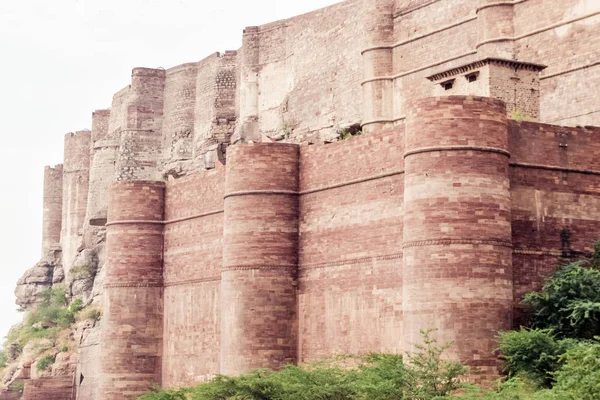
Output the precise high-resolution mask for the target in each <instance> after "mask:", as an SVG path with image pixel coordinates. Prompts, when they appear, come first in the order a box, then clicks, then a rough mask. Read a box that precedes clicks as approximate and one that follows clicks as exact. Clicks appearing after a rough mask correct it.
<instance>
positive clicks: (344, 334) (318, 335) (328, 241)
mask: <svg viewBox="0 0 600 400" xmlns="http://www.w3.org/2000/svg"><path fill="white" fill-rule="evenodd" d="M403 128H404V127H403V126H400V127H396V128H395V129H393V130H391V129H390V130H384V131H379V132H373V133H371V134H368V135H366V136H359V137H353V138H350V139H348V140H345V141H342V142H337V143H332V144H329V145H327V146H302V147H301V149H300V155H301V157H300V166H301V168H300V217H299V219H300V232H299V266H298V290H299V292H298V302H299V306H298V309H299V335H300V343H299V346H300V348H299V360H300V361H302V362H304V361H311V360H316V359H320V358H323V357H326V356H328V355H331V354H339V353H346V354H350V353H364V352H368V351H370V349H380V350H381V351H398V352H399V351H401V350H402V341H401V340H400V338H401V336H402V224H403V191H404V182H403V173H404V160H403V158H402V155H403V149H404V129H403Z"/></svg>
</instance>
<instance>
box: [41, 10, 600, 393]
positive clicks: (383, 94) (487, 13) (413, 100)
mask: <svg viewBox="0 0 600 400" xmlns="http://www.w3.org/2000/svg"><path fill="white" fill-rule="evenodd" d="M555 3H556V4H555ZM555 3H553V5H552V7H548V5H547V4H545V3H544V2H543V1H542V0H514V1H496V0H478V1H465V0H347V1H344V2H341V3H339V4H336V5H333V6H331V7H327V8H324V9H321V10H317V11H314V12H311V13H308V14H304V15H300V16H297V17H294V18H290V19H286V20H282V21H277V22H273V23H270V24H266V25H262V26H250V27H247V28H246V29H245V30H244V33H243V42H242V47H241V48H240V49H239V50H238V51H227V52H225V53H222V54H220V53H215V54H213V55H211V56H209V57H207V58H205V59H204V60H201V61H199V62H192V63H188V64H183V65H180V66H176V67H174V68H171V69H168V70H164V69H151V68H135V69H134V70H133V71H132V77H131V84H130V85H128V86H127V87H125V88H123V89H122V90H121V91H119V92H118V93H116V94H115V95H114V97H113V100H112V106H111V108H110V110H99V111H96V112H95V113H94V114H93V118H92V132H91V133H90V132H78V133H77V134H69V135H67V137H66V138H65V162H64V167H63V172H62V186H60V183H59V176H58V175H59V173H58V170H57V169H56V170H52V169H49V170H47V175H48V176H47V177H46V180H47V182H48V185H46V186H45V189H44V191H45V192H44V193H45V194H44V196H45V200H44V207H45V212H44V228H43V229H44V231H43V232H44V233H43V243H44V244H43V248H44V249H49V248H51V247H52V242H53V241H55V240H56V235H57V232H58V231H60V242H61V247H62V251H63V265H64V268H65V272H66V273H67V280H68V279H69V277H68V272H69V268H70V267H71V265H72V263H73V260H74V258H75V256H76V255H77V253H78V251H79V250H81V249H83V248H84V247H85V248H93V249H94V250H98V249H99V250H100V252H99V253H98V257H99V258H100V260H99V276H100V278H99V279H97V280H96V282H95V283H94V285H95V286H96V285H97V288H94V289H93V290H94V291H95V295H97V294H99V292H98V291H99V290H100V288H101V286H102V284H103V283H102V279H105V283H106V289H105V293H101V294H102V295H103V296H102V297H104V299H103V301H104V303H105V304H104V307H105V314H104V317H103V329H102V333H101V335H100V338H99V339H98V340H96V341H99V343H100V345H101V346H102V349H101V352H100V353H98V348H97V346H96V347H94V348H89V349H88V350H85V348H83V349H82V350H81V351H80V359H81V360H82V362H81V363H80V364H81V368H80V370H81V371H84V370H85V371H89V372H85V375H86V376H88V377H89V378H90V381H89V382H94V381H95V380H99V382H100V384H99V386H100V393H96V394H93V396H96V397H99V398H100V397H102V396H117V397H116V398H127V396H129V397H131V396H134V394H137V393H141V391H143V390H145V388H146V387H147V385H148V384H149V383H151V382H153V381H156V382H162V383H163V384H164V385H165V386H177V385H188V384H193V383H196V382H200V381H206V380H208V379H210V378H211V377H213V376H214V375H215V374H218V373H232V374H236V373H240V372H243V371H245V370H247V369H248V368H252V367H278V366H280V365H281V364H282V363H285V362H297V361H298V362H303V361H310V360H316V359H320V358H322V357H325V356H328V355H331V354H335V353H364V352H370V351H394V352H402V351H406V350H410V349H411V347H412V346H413V345H414V343H415V342H416V341H418V330H419V329H420V328H431V327H438V328H440V331H439V333H438V335H439V338H441V339H442V340H443V341H446V340H451V341H452V340H454V341H455V342H456V343H457V345H456V346H455V351H454V353H453V355H454V356H455V357H457V358H460V359H462V360H463V361H465V362H467V363H468V364H469V365H472V366H478V367H480V368H481V369H482V370H483V375H484V376H491V375H494V374H495V371H496V369H495V368H496V364H495V363H496V360H495V358H493V356H491V354H490V351H491V349H492V348H493V335H492V332H493V331H495V330H497V329H505V328H508V327H510V326H511V322H512V324H518V323H519V322H520V321H521V320H522V309H521V306H520V305H519V301H520V299H521V297H522V296H523V295H524V294H525V293H527V292H528V291H531V290H533V289H537V288H539V287H540V286H541V284H542V281H543V277H544V276H545V275H546V274H547V273H548V272H550V271H551V270H552V269H553V268H554V267H555V265H556V264H557V262H560V261H564V260H570V259H574V257H577V256H580V255H585V254H588V253H589V252H590V251H591V249H590V248H589V246H590V245H591V243H592V242H593V241H594V240H596V239H597V237H598V234H599V233H600V229H599V228H597V226H598V224H597V217H596V216H597V215H598V210H599V208H600V201H599V200H598V199H599V198H600V197H598V196H599V194H600V193H599V192H600V189H599V188H600V182H598V177H599V176H600V172H599V171H600V165H597V164H598V163H599V161H598V157H597V155H598V154H600V149H598V148H597V147H598V146H599V145H597V144H596V142H597V140H595V139H596V138H597V137H598V135H599V134H600V133H599V131H598V128H591V127H587V126H586V127H583V128H582V127H577V128H569V127H563V126H555V125H548V124H540V123H534V122H517V121H510V120H507V118H506V116H507V115H508V116H517V117H524V119H526V120H527V119H533V120H537V119H539V120H540V121H542V122H547V123H550V122H552V123H561V124H564V125H572V126H583V125H594V124H595V125H600V112H599V110H598V106H597V103H598V102H597V99H596V95H597V92H598V91H599V90H600V87H598V86H597V85H598V84H600V83H599V82H600V79H599V78H600V76H599V74H600V65H599V64H598V61H597V60H598V58H599V56H600V53H599V52H600V45H599V43H600V41H598V40H597V39H598V34H597V32H598V31H599V30H598V29H597V27H598V25H599V23H600V20H599V18H600V14H599V13H600V9H599V7H600V5H598V2H597V1H595V0H558V1H556V2H555ZM473 73H474V74H475V75H474V79H471V78H470V77H469V76H470V75H471V74H473ZM448 83H451V84H448ZM432 94H435V95H439V96H449V95H468V96H466V97H465V96H457V97H455V96H453V97H450V98H436V99H428V100H423V101H417V99H419V98H424V97H428V96H431V95H432ZM471 95H475V96H485V97H492V98H495V99H496V100H491V99H482V98H478V97H473V96H471ZM498 99H501V100H503V101H504V102H506V104H505V106H504V107H505V108H503V106H502V105H501V103H500V102H499V101H498ZM502 113H504V114H503V115H501V114H502ZM407 118H408V120H407ZM354 124H361V126H362V128H363V130H362V132H363V135H362V136H358V137H352V138H350V139H347V140H341V141H337V137H338V135H339V133H340V132H341V131H342V130H343V129H344V128H347V127H349V126H351V125H354ZM272 141H280V142H284V143H272ZM286 142H287V143H286ZM332 142H335V143H332ZM292 143H295V144H292ZM232 144H234V145H233V146H231V147H228V146H230V145H232ZM298 144H302V145H300V146H298ZM88 180H89V184H88ZM50 182H52V185H50V184H49V183H50ZM115 182H118V183H115ZM111 184H112V185H113V186H112V192H113V193H112V195H109V192H110V190H109V188H110V187H111V186H110V185H111ZM59 187H62V189H61V190H62V194H61V195H62V210H59V206H58V205H59V201H58V199H59V196H58V194H57V193H55V192H56V190H58V189H57V188H59ZM432 205H435V207H432ZM111 209H112V210H113V211H111ZM107 210H108V211H107ZM163 211H164V212H163ZM111 212H112V215H111ZM163 214H164V215H163ZM59 220H60V221H59ZM107 221H108V222H107ZM111 221H112V222H111ZM105 223H107V224H108V226H107V228H106V229H107V235H108V237H107V239H106V240H107V243H106V252H104V250H103V249H104V245H103V243H102V241H103V240H104V236H103V235H101V234H99V233H100V232H103V229H104V228H101V226H102V225H104V224H105ZM96 233H98V234H96ZM88 238H91V239H90V240H88ZM105 253H106V254H107V258H108V261H107V263H108V264H107V267H106V268H103V267H102V266H103V265H104V262H105V260H104V259H103V257H105V256H104V254H105ZM104 275H106V277H105V278H104ZM104 295H105V296H104ZM163 296H164V297H163ZM480 296H483V297H480ZM98 298H100V297H98ZM163 309H164V310H163ZM434 309H436V310H437V309H443V310H445V313H444V315H443V316H442V317H439V318H437V315H436V317H435V318H434V316H433V314H432V310H434ZM274 315H275V316H276V318H273V316H274ZM475 320H476V321H477V322H475ZM481 321H484V322H483V323H482V322H481ZM425 325H428V326H425ZM429 325H430V326H429ZM132 329H133V330H134V331H136V332H137V333H136V334H135V335H133V334H132V332H133V331H132ZM264 332H269V334H268V335H265V334H264ZM259 336H260V340H259ZM163 338H164V340H163ZM131 340H139V341H140V342H139V343H141V344H140V345H139V348H137V347H136V351H133V352H132V351H131V347H130V345H131V344H132V342H131ZM113 344H114V345H113ZM104 349H106V351H105V350H104ZM86 352H87V353H86ZM97 354H103V355H104V354H106V357H104V356H103V357H102V358H101V359H99V360H92V358H93V357H95V355H97ZM144 360H145V361H144ZM98 369H99V370H100V374H97V370H98ZM42 384H43V383H40V385H42ZM79 389H81V387H80V388H79ZM86 390H88V389H86V388H85V387H83V391H82V392H81V393H83V394H82V396H86V395H88V394H89V395H90V396H92V394H90V393H91V392H90V391H88V392H86ZM85 393H88V394H85ZM118 393H121V394H118ZM123 393H125V394H123ZM119 396H121V397H119ZM90 398H91V397H90Z"/></svg>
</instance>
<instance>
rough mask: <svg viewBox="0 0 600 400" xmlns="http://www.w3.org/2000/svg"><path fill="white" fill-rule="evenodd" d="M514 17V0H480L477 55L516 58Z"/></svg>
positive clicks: (481, 56)
mask: <svg viewBox="0 0 600 400" xmlns="http://www.w3.org/2000/svg"><path fill="white" fill-rule="evenodd" d="M513 19H514V3H513V2H510V1H498V0H479V7H477V25H478V43H477V55H478V56H479V57H480V58H487V57H494V58H503V59H507V60H512V59H514V55H515V54H514V53H515V50H514V38H513V36H514V34H515V29H514V23H513Z"/></svg>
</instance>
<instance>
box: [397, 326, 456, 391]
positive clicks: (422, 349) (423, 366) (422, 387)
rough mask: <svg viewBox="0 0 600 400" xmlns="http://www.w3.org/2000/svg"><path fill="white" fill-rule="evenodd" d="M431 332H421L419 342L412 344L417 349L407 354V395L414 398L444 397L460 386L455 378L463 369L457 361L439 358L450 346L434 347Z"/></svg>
mask: <svg viewBox="0 0 600 400" xmlns="http://www.w3.org/2000/svg"><path fill="white" fill-rule="evenodd" d="M432 332H433V331H431V330H429V331H421V335H422V336H423V343H422V344H419V345H416V348H417V349H418V350H419V351H417V352H415V353H414V354H409V355H408V361H409V365H410V368H408V376H409V379H408V385H407V386H408V390H407V393H408V396H409V398H411V399H412V398H417V399H424V400H427V399H432V398H435V397H440V396H446V395H447V394H448V393H450V392H452V391H454V390H456V389H458V388H460V387H461V385H460V383H459V382H458V378H459V377H461V376H464V375H465V374H466V373H467V369H466V368H465V367H464V366H463V365H462V364H461V363H460V362H458V361H443V360H442V358H441V356H442V354H443V353H444V352H445V351H446V350H447V349H448V348H450V347H451V346H452V344H446V345H443V346H438V345H437V341H436V340H435V339H434V338H432V336H431V333H432Z"/></svg>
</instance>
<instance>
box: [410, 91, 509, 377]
mask: <svg viewBox="0 0 600 400" xmlns="http://www.w3.org/2000/svg"><path fill="white" fill-rule="evenodd" d="M405 145H406V147H405V151H406V153H405V168H406V171H405V192H404V207H405V211H404V244H403V248H404V280H403V282H404V288H403V290H404V296H403V297H404V301H403V304H404V344H405V346H406V347H408V348H409V349H410V347H411V346H412V345H414V344H416V343H420V341H421V337H420V333H419V331H420V330H427V329H438V330H437V332H436V333H435V335H436V336H437V338H438V339H439V340H440V341H441V342H442V343H449V342H453V343H454V345H453V346H452V347H451V348H450V350H449V354H448V356H450V357H451V358H459V359H460V360H461V361H463V362H465V363H466V364H467V365H469V366H472V367H478V368H479V369H480V374H481V377H484V376H486V375H487V376H488V377H489V376H494V375H496V374H497V373H498V371H497V359H496V357H495V356H494V355H493V351H494V348H495V347H496V343H495V339H494V338H495V336H496V334H497V332H498V331H499V330H507V329H510V327H511V318H512V242H511V211H510V210H511V202H510V192H509V178H508V159H509V153H508V130H507V121H506V109H505V106H504V103H503V102H501V101H499V100H495V99H490V98H483V97H468V96H452V97H443V98H427V99H423V100H419V101H416V102H415V103H414V106H413V108H412V110H411V112H410V113H409V116H408V120H407V130H406V141H405Z"/></svg>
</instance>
